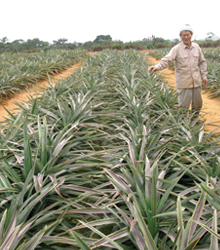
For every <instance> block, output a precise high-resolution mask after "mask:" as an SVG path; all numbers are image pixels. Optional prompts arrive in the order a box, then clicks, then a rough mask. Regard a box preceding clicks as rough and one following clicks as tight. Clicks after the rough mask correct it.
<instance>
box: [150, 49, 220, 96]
mask: <svg viewBox="0 0 220 250" xmlns="http://www.w3.org/2000/svg"><path fill="white" fill-rule="evenodd" d="M169 50H170V49H158V50H153V51H152V52H149V54H150V55H151V56H153V57H155V58H156V59H157V60H160V59H161V58H162V57H163V56H165V55H166V54H168V53H169ZM202 51H203V53H204V56H205V58H206V60H207V65H208V81H209V82H208V86H207V87H205V88H204V89H205V90H206V92H208V93H209V97H210V98H220V48H219V47H217V48H205V49H202ZM173 66H174V65H173V64H172V65H171V68H173Z"/></svg>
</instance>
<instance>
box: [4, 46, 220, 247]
mask: <svg viewBox="0 0 220 250" xmlns="http://www.w3.org/2000/svg"><path fill="white" fill-rule="evenodd" d="M176 102H177V97H176V94H175V92H174V91H173V90H172V89H168V88H167V86H166V84H165V83H164V82H162V81H161V78H160V77H159V76H158V75H157V74H152V75H149V74H148V65H146V62H145V58H144V57H143V55H141V54H139V53H138V52H136V51H133V50H130V51H123V52H116V51H110V50H109V51H104V52H101V53H99V54H95V55H93V56H91V57H90V59H89V60H87V61H86V62H84V63H83V66H82V67H81V68H80V69H78V70H77V71H76V72H75V73H74V74H73V75H72V76H71V77H68V78H67V79H64V80H62V81H61V82H60V84H58V85H56V86H54V85H53V84H52V83H51V88H50V89H48V90H46V91H45V93H44V94H43V95H42V97H41V98H39V99H30V101H29V102H28V103H27V104H26V105H25V106H22V105H20V109H21V113H20V115H18V116H14V115H12V114H11V113H10V112H9V118H8V119H7V120H6V122H5V123H4V124H2V125H1V137H0V140H1V161H0V190H1V200H0V214H1V221H0V249H1V250H5V249H10V250H15V249H19V250H25V249H28V250H31V249H42V250H47V249H48V250H49V249H54V250H55V249H56V250H58V249H64V248H65V249H67V250H70V249H83V250H84V249H86V250H88V249H105V250H108V249H109V250H110V249H121V250H122V249H127V250H130V249H140V250H144V249H149V250H152V249H153V250H156V249H161V250H162V249H163V250H166V249H167V250H168V249H178V250H182V249H210V250H211V249H212V250H213V249H218V240H219V238H220V237H219V230H218V225H219V216H220V213H219V210H220V200H219V184H220V183H219V164H220V158H219V153H220V146H219V139H218V137H217V136H216V135H215V134H214V131H213V132H212V133H209V134H207V133H205V132H204V130H203V125H204V124H203V123H200V122H198V120H199V118H197V119H194V118H193V117H194V116H193V113H191V112H190V111H185V110H180V109H177V107H176Z"/></svg>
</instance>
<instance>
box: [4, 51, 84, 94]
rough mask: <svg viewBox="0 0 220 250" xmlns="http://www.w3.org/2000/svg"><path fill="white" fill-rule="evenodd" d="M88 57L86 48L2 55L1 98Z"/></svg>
mask: <svg viewBox="0 0 220 250" xmlns="http://www.w3.org/2000/svg"><path fill="white" fill-rule="evenodd" d="M85 58H88V54H87V52H86V51H85V50H80V49H78V50H74V51H73V50H64V49H59V50H50V51H47V52H45V51H41V52H35V53H14V54H9V53H3V54H1V55H0V98H1V99H2V98H10V97H11V96H13V95H14V94H16V93H17V92H20V91H23V90H24V89H27V88H28V87H29V86H31V85H34V84H36V83H37V82H39V81H41V80H45V79H47V78H48V75H53V74H56V73H59V72H61V71H62V70H64V69H66V68H67V67H70V66H71V65H73V64H74V63H77V62H80V61H81V60H83V59H85Z"/></svg>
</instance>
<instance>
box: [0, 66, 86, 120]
mask: <svg viewBox="0 0 220 250" xmlns="http://www.w3.org/2000/svg"><path fill="white" fill-rule="evenodd" d="M80 66H81V63H77V64H74V65H73V66H71V67H69V68H67V69H66V70H64V71H62V72H61V73H58V74H55V75H53V76H51V80H52V83H53V84H57V81H58V80H61V79H63V78H66V77H68V76H70V75H71V74H73V72H74V71H75V70H76V69H77V68H79V67H80ZM48 87H50V85H49V84H48V82H47V81H46V80H45V81H40V82H39V83H37V84H36V85H34V86H32V87H29V88H28V89H27V91H25V92H20V93H17V95H16V96H14V97H12V98H11V99H9V100H8V101H7V102H6V104H2V105H0V122H3V121H4V120H5V117H8V116H9V114H8V112H7V111H6V110H5V108H6V109H8V110H9V111H10V112H12V113H13V114H16V113H19V112H20V108H19V107H18V105H17V104H16V103H24V102H27V101H28V100H29V98H30V95H31V96H33V97H34V98H37V97H39V96H41V95H42V93H43V91H44V89H46V88H48Z"/></svg>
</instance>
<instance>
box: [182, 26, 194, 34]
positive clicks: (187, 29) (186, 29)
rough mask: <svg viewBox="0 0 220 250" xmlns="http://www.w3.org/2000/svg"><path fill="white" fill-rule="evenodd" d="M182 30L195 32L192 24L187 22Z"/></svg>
mask: <svg viewBox="0 0 220 250" xmlns="http://www.w3.org/2000/svg"><path fill="white" fill-rule="evenodd" d="M182 31H190V32H192V33H193V29H192V27H191V25H190V24H185V25H183V26H182V27H181V29H180V33H181V32H182Z"/></svg>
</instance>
